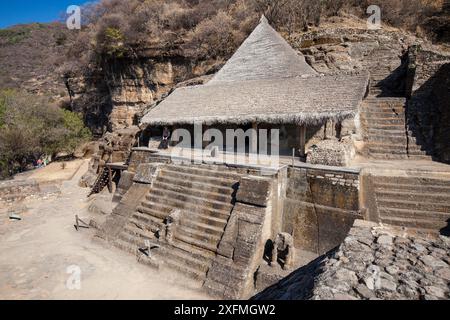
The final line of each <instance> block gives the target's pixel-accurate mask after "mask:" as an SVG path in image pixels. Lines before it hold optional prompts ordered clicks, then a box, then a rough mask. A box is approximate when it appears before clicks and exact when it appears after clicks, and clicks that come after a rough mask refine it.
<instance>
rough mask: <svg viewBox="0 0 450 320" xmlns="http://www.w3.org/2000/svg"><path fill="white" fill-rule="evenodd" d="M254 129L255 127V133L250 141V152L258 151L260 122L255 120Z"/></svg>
mask: <svg viewBox="0 0 450 320" xmlns="http://www.w3.org/2000/svg"><path fill="white" fill-rule="evenodd" d="M252 129H253V134H252V137H251V139H252V141H251V143H250V153H255V154H256V153H258V123H256V122H253V123H252Z"/></svg>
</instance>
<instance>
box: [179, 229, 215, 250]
mask: <svg viewBox="0 0 450 320" xmlns="http://www.w3.org/2000/svg"><path fill="white" fill-rule="evenodd" d="M174 236H175V239H177V240H179V241H182V242H184V243H187V244H190V245H192V246H194V247H197V248H202V249H206V250H209V251H211V252H217V245H214V244H211V243H209V242H205V241H201V240H197V239H194V238H192V237H191V236H189V235H185V234H183V233H179V232H178V233H176V234H175V235H174Z"/></svg>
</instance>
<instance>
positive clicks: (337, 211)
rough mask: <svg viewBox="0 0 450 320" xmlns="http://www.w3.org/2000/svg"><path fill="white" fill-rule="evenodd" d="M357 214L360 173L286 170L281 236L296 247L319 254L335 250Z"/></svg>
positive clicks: (318, 168)
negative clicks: (285, 235)
mask: <svg viewBox="0 0 450 320" xmlns="http://www.w3.org/2000/svg"><path fill="white" fill-rule="evenodd" d="M360 217H361V215H360V213H359V172H357V171H352V170H345V169H339V168H332V167H325V166H308V165H304V167H295V168H289V170H288V185H287V192H286V200H285V205H284V213H283V232H287V233H289V234H291V235H293V237H294V241H295V247H296V248H298V249H304V250H307V251H311V252H315V253H318V254H322V253H324V252H327V251H329V250H331V249H332V248H334V247H336V246H338V245H339V244H340V243H341V242H342V241H343V240H344V238H345V236H346V235H347V233H348V231H349V230H350V228H351V226H352V224H353V221H354V220H355V219H357V218H360Z"/></svg>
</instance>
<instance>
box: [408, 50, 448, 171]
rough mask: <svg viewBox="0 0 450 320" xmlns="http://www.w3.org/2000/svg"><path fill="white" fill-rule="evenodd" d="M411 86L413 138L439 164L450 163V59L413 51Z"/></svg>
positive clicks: (411, 55) (410, 121)
mask: <svg viewBox="0 0 450 320" xmlns="http://www.w3.org/2000/svg"><path fill="white" fill-rule="evenodd" d="M407 83H408V90H407V92H408V95H409V98H410V99H409V101H408V109H407V121H408V127H409V129H410V130H411V134H412V135H413V136H415V137H416V139H417V141H418V143H419V144H421V145H422V146H423V147H424V148H426V149H427V150H429V151H430V153H431V154H432V155H433V157H434V159H435V160H437V161H442V162H446V163H450V140H449V139H448V137H449V135H450V125H449V123H450V104H449V101H450V55H443V54H440V53H437V52H434V51H430V50H423V49H422V48H420V47H418V46H415V47H412V48H411V49H410V52H409V67H408V80H407Z"/></svg>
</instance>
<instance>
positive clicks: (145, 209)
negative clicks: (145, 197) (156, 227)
mask: <svg viewBox="0 0 450 320" xmlns="http://www.w3.org/2000/svg"><path fill="white" fill-rule="evenodd" d="M136 211H137V212H138V213H141V214H144V215H147V216H150V217H153V218H157V219H160V220H161V221H163V220H164V219H166V218H167V216H168V215H169V212H166V211H161V210H158V208H155V206H152V207H150V206H149V205H148V202H145V201H144V202H142V204H141V205H140V206H138V207H137V209H136Z"/></svg>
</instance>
